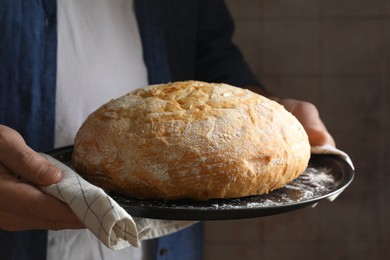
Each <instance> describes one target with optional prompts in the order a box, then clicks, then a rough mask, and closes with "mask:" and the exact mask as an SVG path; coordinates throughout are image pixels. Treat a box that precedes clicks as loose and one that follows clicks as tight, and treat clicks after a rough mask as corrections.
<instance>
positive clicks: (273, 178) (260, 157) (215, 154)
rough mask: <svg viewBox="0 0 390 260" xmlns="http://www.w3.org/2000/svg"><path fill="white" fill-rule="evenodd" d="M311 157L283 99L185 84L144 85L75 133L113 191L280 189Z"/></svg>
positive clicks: (91, 175)
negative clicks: (277, 101)
mask: <svg viewBox="0 0 390 260" xmlns="http://www.w3.org/2000/svg"><path fill="white" fill-rule="evenodd" d="M309 157H310V145H309V142H308V138H307V135H306V133H305V131H304V129H303V127H302V126H301V124H300V123H299V122H298V121H297V120H296V118H295V117H294V116H293V115H291V114H290V113H289V112H287V111H286V110H285V109H284V108H283V107H282V106H281V105H279V104H278V103H276V102H274V101H271V100H269V99H266V98H264V97H262V96H260V95H258V94H255V93H253V92H251V91H249V90H244V89H241V88H236V87H233V86H229V85H226V84H209V83H204V82H198V81H186V82H175V83H170V84H161V85H153V86H149V87H146V88H143V89H138V90H135V91H133V92H131V93H129V94H127V95H125V96H123V97H120V98H118V99H116V100H112V101H110V102H108V103H107V104H105V105H104V106H102V107H101V108H99V109H98V110H97V111H95V112H94V113H92V114H91V115H90V116H89V118H88V119H87V120H86V121H85V122H84V124H83V125H82V127H81V128H80V130H79V132H78V134H77V136H76V139H75V147H74V154H73V161H74V166H75V168H76V170H77V171H79V172H80V173H81V174H82V175H84V176H86V177H87V178H88V180H89V181H91V182H92V183H95V184H96V185H98V186H100V187H102V188H104V189H106V190H109V191H116V192H118V193H122V194H125V195H128V196H133V197H142V198H156V199H180V198H192V199H197V200H207V199H210V198H234V197H243V196H248V195H256V194H263V193H267V192H269V191H271V190H274V189H276V188H279V187H282V186H284V185H285V184H286V183H288V182H290V181H292V180H293V179H295V178H296V177H298V176H299V175H300V174H301V173H302V172H303V171H304V170H305V168H306V167H307V163H308V160H309Z"/></svg>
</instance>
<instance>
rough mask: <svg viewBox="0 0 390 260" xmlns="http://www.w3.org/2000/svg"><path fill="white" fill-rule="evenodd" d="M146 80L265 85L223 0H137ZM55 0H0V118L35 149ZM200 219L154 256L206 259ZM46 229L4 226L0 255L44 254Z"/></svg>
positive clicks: (45, 137)
mask: <svg viewBox="0 0 390 260" xmlns="http://www.w3.org/2000/svg"><path fill="white" fill-rule="evenodd" d="M134 4H135V11H136V16H137V20H138V25H139V28H140V34H141V40H142V44H143V55H144V60H145V63H146V66H147V70H148V79H149V83H151V84H155V83H163V82H169V81H177V80H189V79H196V80H204V81H209V82H225V83H229V84H233V85H236V86H242V85H248V84H250V85H260V84H259V83H258V81H257V80H256V79H255V77H254V76H253V74H252V73H251V71H250V70H249V68H248V66H247V64H246V63H245V61H244V59H243V57H242V55H241V53H240V52H239V51H238V49H237V48H236V46H234V45H233V44H232V42H231V38H232V34H233V29H234V28H233V22H232V19H231V17H230V14H229V12H228V10H227V8H226V6H225V4H224V3H223V1H222V0H169V1H168V0H166V1H160V0H135V1H134ZM56 57H57V3H56V0H28V1H25V0H2V1H0V124H4V125H7V126H10V127H12V128H14V129H16V130H17V131H19V132H20V133H21V134H22V136H23V137H24V138H25V140H26V143H27V144H28V145H29V146H31V147H32V148H33V149H35V150H38V151H47V150H49V149H52V148H53V143H54V122H55V91H56V86H55V84H56V65H57V64H56ZM202 236H203V230H202V225H201V224H198V225H195V226H193V227H191V228H188V229H186V230H184V231H181V232H177V233H175V234H172V235H169V236H165V237H162V238H160V239H157V240H154V241H150V242H149V243H150V244H151V245H152V246H151V248H153V250H154V253H155V259H180V260H183V259H184V260H185V259H189V260H190V259H194V260H195V259H202V258H203V237H202ZM46 243H47V231H41V230H38V231H23V232H6V231H1V230H0V254H1V259H5V260H8V259H18V260H23V259H26V260H27V259H28V260H34V259H45V258H46Z"/></svg>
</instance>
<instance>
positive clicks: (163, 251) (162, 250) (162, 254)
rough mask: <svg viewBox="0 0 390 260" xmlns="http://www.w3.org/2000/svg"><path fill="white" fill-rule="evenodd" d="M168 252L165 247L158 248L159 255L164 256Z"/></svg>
mask: <svg viewBox="0 0 390 260" xmlns="http://www.w3.org/2000/svg"><path fill="white" fill-rule="evenodd" d="M167 254H168V249H166V248H165V247H163V248H161V249H160V255H161V256H165V255H167Z"/></svg>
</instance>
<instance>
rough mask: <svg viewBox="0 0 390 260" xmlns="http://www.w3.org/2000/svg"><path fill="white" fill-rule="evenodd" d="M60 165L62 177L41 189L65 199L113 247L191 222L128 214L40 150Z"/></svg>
mask: <svg viewBox="0 0 390 260" xmlns="http://www.w3.org/2000/svg"><path fill="white" fill-rule="evenodd" d="M42 155H43V156H44V157H45V158H47V159H48V160H49V161H50V162H51V163H52V164H53V165H54V166H56V167H58V168H59V169H61V171H62V174H63V179H62V180H61V181H60V182H59V183H57V184H53V185H50V186H45V187H41V190H42V191H44V192H46V193H48V194H50V195H52V196H54V197H56V198H58V199H60V200H61V201H63V202H65V203H67V204H68V205H69V207H70V208H71V209H72V211H73V212H74V213H75V214H76V215H77V217H78V218H79V219H80V220H81V221H82V222H83V223H84V225H85V226H86V227H87V228H88V229H89V230H90V231H91V232H92V233H94V234H95V236H97V238H99V240H100V241H101V242H103V244H105V245H106V246H107V247H109V248H111V249H113V250H119V249H123V248H125V247H128V246H130V245H131V246H134V247H139V246H140V241H141V240H142V239H149V238H155V237H159V236H163V235H167V234H170V233H172V232H175V231H178V230H180V229H183V228H185V227H187V226H189V225H191V224H193V223H195V222H193V221H173V220H172V221H171V220H154V219H145V218H134V217H132V216H130V215H129V214H128V213H127V212H126V211H125V210H124V209H123V208H122V207H121V206H120V205H118V204H117V203H116V202H115V201H114V200H113V199H112V198H111V197H110V196H108V195H107V193H105V192H104V191H103V190H102V189H101V188H99V187H96V186H94V185H92V184H91V183H89V182H87V181H85V180H84V179H83V178H82V177H80V176H79V175H78V174H77V173H76V172H75V171H74V170H72V169H71V168H69V167H68V166H66V165H65V164H63V163H61V162H59V161H58V160H56V159H54V158H53V157H51V156H49V155H46V154H42Z"/></svg>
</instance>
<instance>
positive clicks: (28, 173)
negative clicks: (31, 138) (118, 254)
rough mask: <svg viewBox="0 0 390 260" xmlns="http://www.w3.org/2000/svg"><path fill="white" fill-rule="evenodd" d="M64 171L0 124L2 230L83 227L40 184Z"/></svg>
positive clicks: (54, 180) (14, 132)
mask: <svg viewBox="0 0 390 260" xmlns="http://www.w3.org/2000/svg"><path fill="white" fill-rule="evenodd" d="M61 178H62V174H61V171H60V170H59V169H57V168H55V167H53V166H52V165H51V164H50V163H49V162H48V161H47V160H46V159H45V158H44V157H43V156H41V155H39V154H38V153H36V152H35V151H33V150H32V149H31V148H30V147H28V146H27V145H26V143H25V142H24V140H23V138H22V137H21V136H20V135H19V133H17V132H16V131H14V130H13V129H11V128H8V127H6V126H3V125H0V216H1V218H0V229H4V230H8V231H18V230H29V229H52V230H59V229H75V228H84V225H83V224H82V223H81V222H80V221H79V220H78V219H77V217H76V216H75V215H74V213H73V212H72V211H71V210H70V208H69V207H68V206H67V205H66V204H65V203H63V202H61V201H59V200H58V199H56V198H54V197H52V196H50V195H48V194H45V193H43V192H42V191H40V190H39V189H38V188H37V186H45V185H50V184H54V183H57V182H58V181H60V180H61Z"/></svg>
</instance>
